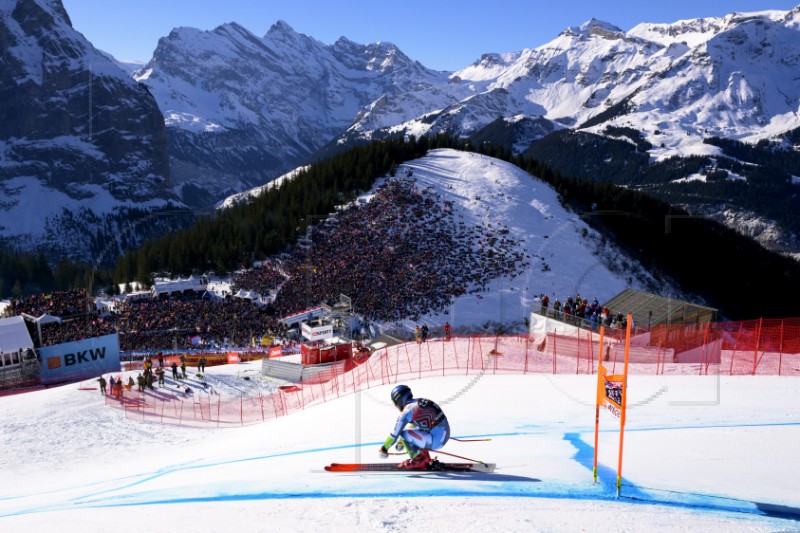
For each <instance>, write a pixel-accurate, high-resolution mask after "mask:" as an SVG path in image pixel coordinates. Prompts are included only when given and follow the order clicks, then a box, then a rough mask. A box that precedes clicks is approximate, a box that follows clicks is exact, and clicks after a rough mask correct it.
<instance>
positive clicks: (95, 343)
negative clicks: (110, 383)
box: [39, 333, 120, 384]
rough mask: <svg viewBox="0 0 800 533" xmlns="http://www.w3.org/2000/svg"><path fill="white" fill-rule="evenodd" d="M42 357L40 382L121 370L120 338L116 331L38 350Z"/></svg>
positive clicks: (60, 380) (57, 381)
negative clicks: (111, 333)
mask: <svg viewBox="0 0 800 533" xmlns="http://www.w3.org/2000/svg"><path fill="white" fill-rule="evenodd" d="M39 355H41V357H42V371H41V375H40V379H41V382H42V383H44V384H49V383H60V382H64V381H77V380H81V379H86V378H91V377H94V376H99V375H100V374H104V373H106V372H119V369H120V363H119V337H118V336H117V334H116V333H114V334H113V335H105V336H103V337H94V338H91V339H83V340H81V341H75V342H65V343H63V344H56V345H54V346H45V347H44V348H40V349H39Z"/></svg>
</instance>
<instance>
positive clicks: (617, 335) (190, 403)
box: [106, 319, 800, 427]
mask: <svg viewBox="0 0 800 533" xmlns="http://www.w3.org/2000/svg"><path fill="white" fill-rule="evenodd" d="M624 350H625V343H624V331H622V330H608V331H606V332H605V334H604V341H603V347H602V349H601V347H600V336H599V333H598V332H597V331H588V330H583V329H577V328H576V329H574V330H572V331H571V332H570V333H566V332H565V333H558V332H557V331H554V332H549V333H545V334H540V335H530V336H529V335H503V336H459V337H451V338H449V339H448V340H445V339H438V338H437V339H431V340H428V341H426V342H421V343H417V342H406V343H403V344H398V345H395V346H391V347H388V348H384V349H381V350H378V351H376V352H375V353H373V354H372V355H371V356H359V357H354V358H352V359H348V360H346V361H340V362H338V363H336V364H334V365H331V366H330V367H328V368H327V369H326V370H325V371H324V372H322V373H319V374H316V375H315V376H314V378H313V379H312V380H311V381H304V382H302V383H297V384H288V385H285V386H283V387H279V388H278V389H277V390H275V391H274V392H271V393H270V394H261V395H259V396H255V397H253V396H249V397H248V396H241V397H238V398H225V397H222V396H220V395H217V394H209V393H207V391H206V390H205V389H203V388H202V387H200V388H198V387H194V388H192V387H190V391H191V392H188V393H185V392H181V391H175V390H173V389H163V388H158V389H156V390H155V391H148V390H145V391H142V392H139V391H138V390H126V389H125V388H123V389H122V390H121V391H116V394H115V393H114V391H109V393H110V394H109V396H107V397H106V402H107V403H108V404H109V405H111V406H114V407H119V408H123V409H124V410H125V413H126V415H127V417H128V418H130V419H136V420H142V421H151V422H160V423H170V424H180V425H194V426H202V427H229V426H241V425H247V424H253V423H257V422H262V421H265V420H269V419H272V418H277V417H279V416H285V415H287V414H289V413H292V412H295V411H298V410H301V409H304V408H306V407H308V406H311V405H316V404H319V403H321V402H325V401H327V400H328V399H331V398H339V397H341V396H344V395H348V394H352V393H354V392H357V391H361V390H366V389H369V388H371V387H376V386H380V385H386V384H392V383H397V382H398V381H400V380H407V379H413V378H424V377H431V376H455V375H467V376H468V375H477V374H489V375H491V374H529V373H536V374H543V373H545V374H594V373H596V372H597V366H598V360H599V359H600V358H602V359H603V361H604V366H605V367H606V368H607V369H608V370H609V372H611V373H612V374H613V373H616V372H617V370H620V371H621V366H622V363H623V361H624ZM629 373H630V374H667V375H691V374H695V375H706V374H724V375H739V374H750V375H755V374H759V375H781V376H800V320H798V319H795V320H766V319H764V320H755V321H748V322H728V323H705V324H696V325H680V326H677V325H671V326H656V327H653V328H651V329H649V330H648V329H641V328H634V331H633V333H632V335H631V343H630V348H629Z"/></svg>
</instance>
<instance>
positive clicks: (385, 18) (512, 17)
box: [62, 0, 800, 70]
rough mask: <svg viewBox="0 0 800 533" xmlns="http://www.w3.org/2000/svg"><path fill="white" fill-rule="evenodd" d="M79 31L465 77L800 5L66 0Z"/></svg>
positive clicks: (693, 0) (139, 45) (115, 40)
mask: <svg viewBox="0 0 800 533" xmlns="http://www.w3.org/2000/svg"><path fill="white" fill-rule="evenodd" d="M62 2H63V4H64V7H65V8H66V10H67V13H68V14H69V16H70V18H71V20H72V25H73V27H74V28H75V29H76V30H78V31H79V32H81V33H82V34H83V35H84V36H85V37H86V38H87V39H89V41H91V42H92V44H93V45H94V46H95V47H96V48H99V49H101V50H104V51H106V52H109V53H111V54H112V55H114V57H116V58H117V59H120V60H140V61H147V60H149V59H150V58H151V57H152V55H153V51H154V50H155V48H156V45H157V43H158V39H159V38H161V37H164V36H166V35H168V34H169V32H170V31H171V30H172V29H173V28H175V27H179V26H190V27H194V28H199V29H202V30H212V29H214V28H215V27H217V26H219V25H220V24H224V23H226V22H236V23H238V24H240V25H242V26H244V27H245V28H247V29H248V30H249V31H251V32H252V33H253V34H255V35H257V36H263V35H264V34H265V33H266V32H267V30H268V29H269V27H270V26H271V25H272V24H274V23H275V22H276V21H278V20H284V21H286V22H287V23H289V25H290V26H292V27H293V28H294V29H295V31H297V32H299V33H303V34H306V35H308V36H310V37H313V38H315V39H317V40H318V41H321V42H322V43H324V44H332V43H333V42H335V41H336V39H338V38H339V37H341V36H345V37H347V38H348V39H350V40H352V41H355V42H357V43H361V44H366V43H372V42H376V41H388V42H392V43H394V44H396V45H397V46H398V47H399V48H400V49H401V50H402V51H403V52H404V53H405V54H406V55H408V56H409V57H411V58H412V59H416V60H418V61H420V62H421V63H422V64H423V65H425V66H426V67H429V68H433V69H438V70H459V69H461V68H464V67H466V66H468V65H469V64H471V63H472V62H474V61H475V60H476V59H478V58H479V57H480V56H481V54H483V53H486V52H513V51H520V50H522V49H523V48H535V47H537V46H540V45H542V44H544V43H546V42H548V41H550V40H552V39H553V38H554V37H556V35H558V33H559V32H561V31H562V30H563V29H564V28H566V27H567V26H578V25H580V24H582V23H583V22H585V21H587V20H589V19H590V18H592V17H594V18H597V19H600V20H604V21H606V22H610V23H612V24H615V25H616V26H619V27H620V28H622V29H623V30H626V31H627V30H629V29H631V28H632V27H633V26H635V25H636V24H638V23H639V22H675V21H677V20H681V19H690V18H699V17H710V16H722V15H725V14H728V13H731V12H735V11H744V12H748V11H761V10H765V9H779V10H789V9H792V8H793V7H795V6H796V5H798V3H800V0H670V1H653V2H651V1H648V0H571V1H568V2H558V1H553V0H548V1H542V0H496V1H488V0H480V1H477V0H459V1H457V2H456V1H450V0H425V1H422V0H404V1H402V2H392V3H388V2H381V1H380V0H371V1H366V0H291V1H288V0H281V1H273V0H111V1H98V0H62Z"/></svg>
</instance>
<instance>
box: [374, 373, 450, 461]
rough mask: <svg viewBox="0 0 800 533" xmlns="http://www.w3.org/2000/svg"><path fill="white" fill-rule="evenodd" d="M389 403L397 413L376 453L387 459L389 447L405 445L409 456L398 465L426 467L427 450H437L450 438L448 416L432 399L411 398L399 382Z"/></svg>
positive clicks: (409, 391)
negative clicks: (394, 422)
mask: <svg viewBox="0 0 800 533" xmlns="http://www.w3.org/2000/svg"><path fill="white" fill-rule="evenodd" d="M392 402H393V403H394V405H395V407H397V408H398V409H399V410H400V416H399V417H398V418H397V423H396V424H395V426H394V429H393V430H392V432H391V433H390V434H389V436H388V437H387V438H386V441H384V443H383V446H381V449H380V451H379V452H378V454H379V455H380V456H381V457H382V458H384V459H385V458H387V457H388V456H389V448H391V447H392V446H393V445H394V444H395V443H398V448H400V447H403V448H405V450H406V451H407V452H408V455H409V458H408V459H406V460H405V461H403V462H402V463H400V464H399V465H398V466H397V467H398V468H402V469H407V470H425V468H426V467H427V466H428V464H429V463H430V462H431V456H430V454H429V453H428V450H438V449H439V448H441V447H443V446H444V445H445V443H447V440H448V439H449V438H450V424H449V423H448V422H447V417H446V416H445V415H444V411H442V408H441V407H439V406H438V405H436V403H434V402H432V401H431V400H428V399H425V398H417V399H414V396H413V395H412V394H411V389H410V388H408V386H406V385H398V386H396V387H395V388H394V389H392Z"/></svg>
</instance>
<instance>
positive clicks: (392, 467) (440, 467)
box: [325, 461, 495, 474]
mask: <svg viewBox="0 0 800 533" xmlns="http://www.w3.org/2000/svg"><path fill="white" fill-rule="evenodd" d="M399 466H400V463H331V464H330V465H328V466H326V467H325V470H326V471H328V472H395V473H397V472H403V473H405V472H408V473H414V474H424V473H426V472H480V473H484V474H489V473H491V472H494V469H495V464H494V463H443V462H440V461H433V462H432V463H431V464H429V465H428V466H427V468H425V469H423V470H414V469H408V468H400V467H399Z"/></svg>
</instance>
